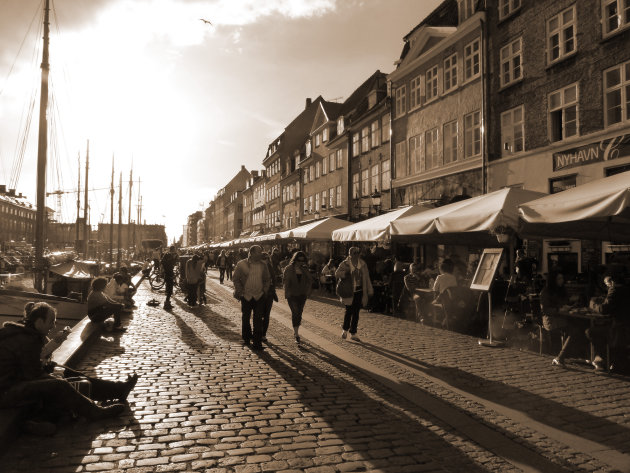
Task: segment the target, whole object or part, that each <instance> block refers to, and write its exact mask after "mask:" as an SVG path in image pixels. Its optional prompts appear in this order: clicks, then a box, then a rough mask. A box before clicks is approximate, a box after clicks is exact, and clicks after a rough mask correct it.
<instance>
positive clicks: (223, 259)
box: [217, 250, 227, 284]
mask: <svg viewBox="0 0 630 473" xmlns="http://www.w3.org/2000/svg"><path fill="white" fill-rule="evenodd" d="M217 267H218V268H219V282H220V283H221V284H223V279H224V278H225V269H226V268H227V256H226V255H225V250H221V254H220V255H219V257H218V258H217Z"/></svg>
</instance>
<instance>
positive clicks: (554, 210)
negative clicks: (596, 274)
mask: <svg viewBox="0 0 630 473" xmlns="http://www.w3.org/2000/svg"><path fill="white" fill-rule="evenodd" d="M519 212H520V216H521V219H522V225H521V231H522V233H523V234H525V235H528V236H541V237H543V236H549V237H564V238H581V239H592V240H604V241H613V242H630V171H626V172H622V173H620V174H617V175H614V176H610V177H605V178H602V179H597V180H595V181H591V182H589V183H587V184H582V185H580V186H577V187H574V188H572V189H567V190H565V191H562V192H559V193H557V194H552V195H548V196H546V197H542V198H540V199H537V200H534V201H531V202H527V203H524V204H522V205H521V206H520V207H519Z"/></svg>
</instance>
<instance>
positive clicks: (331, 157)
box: [328, 153, 335, 172]
mask: <svg viewBox="0 0 630 473" xmlns="http://www.w3.org/2000/svg"><path fill="white" fill-rule="evenodd" d="M328 161H330V163H329V164H330V172H333V171H334V170H335V153H330V155H329V156H328Z"/></svg>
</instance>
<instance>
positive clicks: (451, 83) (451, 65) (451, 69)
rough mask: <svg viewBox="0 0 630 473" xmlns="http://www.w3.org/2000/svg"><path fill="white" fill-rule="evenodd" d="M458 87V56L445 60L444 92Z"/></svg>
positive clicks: (454, 55)
mask: <svg viewBox="0 0 630 473" xmlns="http://www.w3.org/2000/svg"><path fill="white" fill-rule="evenodd" d="M455 87H457V54H453V55H452V56H450V57H447V58H446V59H445V60H444V92H445V93H446V92H448V91H449V90H451V89H454V88H455Z"/></svg>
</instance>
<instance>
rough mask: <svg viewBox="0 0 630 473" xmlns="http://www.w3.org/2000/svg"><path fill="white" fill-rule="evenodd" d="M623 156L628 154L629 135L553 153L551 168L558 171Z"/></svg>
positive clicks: (629, 147)
mask: <svg viewBox="0 0 630 473" xmlns="http://www.w3.org/2000/svg"><path fill="white" fill-rule="evenodd" d="M624 156H630V135H620V136H615V137H614V138H606V139H605V140H601V141H596V142H595V143H589V144H587V145H584V146H578V147H577V148H571V149H568V150H565V151H561V152H559V153H553V170H554V171H560V170H562V169H569V168H574V167H577V166H583V165H584V164H591V163H596V162H601V161H610V160H612V159H617V158H623V157H624Z"/></svg>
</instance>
